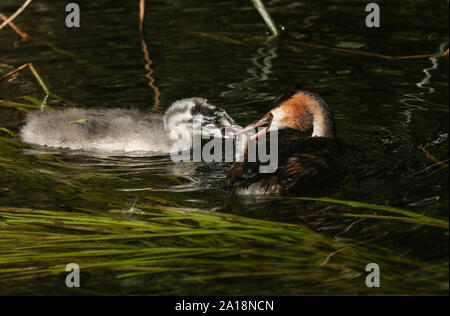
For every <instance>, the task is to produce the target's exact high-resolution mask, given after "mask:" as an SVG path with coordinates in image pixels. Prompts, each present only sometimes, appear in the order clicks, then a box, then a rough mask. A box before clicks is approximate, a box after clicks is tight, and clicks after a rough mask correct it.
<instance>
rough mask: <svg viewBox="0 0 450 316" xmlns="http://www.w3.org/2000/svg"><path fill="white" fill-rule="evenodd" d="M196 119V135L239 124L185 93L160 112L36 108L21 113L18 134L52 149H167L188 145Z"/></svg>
mask: <svg viewBox="0 0 450 316" xmlns="http://www.w3.org/2000/svg"><path fill="white" fill-rule="evenodd" d="M197 120H198V121H200V122H201V134H202V135H206V134H207V135H208V136H211V135H213V136H217V137H222V136H224V134H225V133H231V134H232V133H233V132H234V131H236V130H239V129H241V127H239V126H238V125H236V124H235V123H234V121H233V119H232V118H231V117H230V116H229V115H228V114H227V113H226V112H225V111H224V110H223V109H221V108H218V107H215V106H213V105H211V104H209V103H208V101H207V100H206V99H202V98H190V99H183V100H179V101H177V102H175V103H173V104H172V105H171V106H170V107H169V108H168V110H167V111H166V113H165V114H164V115H161V114H156V113H153V114H145V113H141V112H140V111H138V110H133V109H77V108H69V109H65V110H45V111H36V112H32V113H30V114H29V115H28V116H27V119H26V124H25V126H24V127H23V128H22V130H21V133H20V136H21V138H22V140H23V141H24V142H25V143H28V144H33V145H40V146H47V147H53V148H66V149H72V150H87V151H92V150H93V151H101V152H107V153H120V154H127V153H133V152H158V153H170V152H171V150H172V148H173V147H172V146H173V145H174V144H175V143H176V144H177V149H182V150H189V149H190V148H191V147H192V136H193V135H194V131H195V129H194V122H195V121H197ZM180 142H181V143H180Z"/></svg>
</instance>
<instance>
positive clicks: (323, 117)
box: [311, 106, 336, 139]
mask: <svg viewBox="0 0 450 316" xmlns="http://www.w3.org/2000/svg"><path fill="white" fill-rule="evenodd" d="M312 114H313V133H312V135H311V136H312V137H326V138H331V139H334V138H335V137H336V130H335V127H334V120H333V116H332V114H331V113H330V112H328V111H327V110H326V109H324V108H323V107H321V106H319V107H317V108H316V109H314V112H313V113H312Z"/></svg>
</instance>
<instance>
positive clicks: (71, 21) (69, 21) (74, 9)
mask: <svg viewBox="0 0 450 316" xmlns="http://www.w3.org/2000/svg"><path fill="white" fill-rule="evenodd" d="M66 12H69V14H68V15H67V16H66V26H67V27H68V28H73V27H80V6H79V5H78V4H76V3H69V4H68V5H66Z"/></svg>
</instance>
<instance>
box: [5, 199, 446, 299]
mask: <svg viewBox="0 0 450 316" xmlns="http://www.w3.org/2000/svg"><path fill="white" fill-rule="evenodd" d="M139 208H140V209H147V208H146V206H143V205H139ZM0 241H1V243H0V282H2V284H8V283H11V282H24V281H25V280H33V279H36V278H39V279H40V280H45V279H46V278H52V277H53V276H59V275H60V274H63V273H65V264H67V263H68V262H77V263H78V264H80V267H81V268H82V269H83V271H84V272H85V275H89V274H90V273H94V274H95V273H97V272H99V271H102V273H108V274H109V275H113V276H115V277H114V279H115V280H117V281H109V282H112V283H110V285H114V284H115V282H123V280H126V279H133V282H144V283H145V282H146V281H147V280H149V278H152V277H153V276H154V275H156V274H158V278H162V279H167V280H172V282H169V284H173V286H169V285H164V284H162V283H160V282H159V283H157V284H154V286H152V287H151V288H148V287H145V288H146V289H148V291H149V292H148V293H150V294H162V293H166V294H167V293H170V294H186V291H187V289H189V290H190V291H191V292H190V293H191V294H211V293H222V294H227V293H228V294H232V292H231V291H230V287H229V286H225V285H224V284H223V283H222V282H221V281H220V280H222V279H227V280H230V281H232V280H237V279H249V280H255V278H262V279H264V280H265V281H264V282H266V284H268V287H270V288H271V290H270V291H271V292H272V294H273V293H278V294H299V293H305V294H308V293H318V292H320V291H321V290H320V287H323V289H326V288H330V287H332V288H333V289H335V290H336V293H342V294H345V293H347V294H348V293H354V292H355V291H364V288H360V287H359V285H358V284H363V283H362V282H363V280H360V276H361V274H362V273H363V271H364V267H365V265H366V264H367V262H374V261H375V262H378V261H380V262H383V264H384V270H385V272H384V273H385V274H386V275H385V278H386V280H388V279H390V278H391V279H393V280H396V279H397V278H399V277H401V273H402V272H401V271H402V269H406V270H408V269H409V271H411V270H414V271H418V273H417V275H416V277H415V278H414V280H415V282H418V284H419V282H420V285H421V287H426V286H427V284H430V286H431V284H433V286H435V285H436V284H438V285H439V286H440V287H441V288H444V290H443V291H445V286H444V285H443V283H442V280H443V279H445V277H444V276H445V273H446V272H445V267H442V269H440V268H438V269H437V270H434V271H432V276H430V272H429V271H427V274H422V273H421V272H420V271H422V270H424V268H425V267H427V265H426V264H423V263H420V262H416V261H414V260H410V259H408V258H406V257H402V258H401V259H399V258H398V254H397V253H396V252H393V251H390V250H388V249H384V248H380V247H378V246H376V245H371V244H370V242H369V241H370V240H369V241H366V242H364V241H359V240H358V241H350V240H335V239H333V238H331V237H327V236H325V235H322V234H319V233H317V232H315V231H312V230H310V229H308V228H307V227H304V226H301V225H295V224H284V223H277V222H270V221H265V220H258V219H250V218H245V217H240V216H235V215H228V214H220V213H215V212H214V213H213V212H208V211H203V210H196V209H187V208H171V207H158V208H151V207H150V208H149V212H148V213H144V214H143V215H140V216H137V217H136V216H133V218H129V217H128V216H124V215H123V214H121V213H117V211H111V212H108V213H104V212H96V211H89V210H86V211H84V212H83V213H80V212H68V211H50V210H35V209H23V208H16V207H0ZM344 250H345V251H344ZM330 254H331V255H330ZM325 260H326V261H327V263H326V264H325V265H324V264H323V262H324V261H325ZM427 278H429V279H430V280H429V281H427ZM58 279H59V277H58ZM39 282H41V281H39ZM58 282H59V281H58ZM227 282H228V281H227ZM317 282H319V283H320V286H319V288H317ZM40 284H41V283H40ZM192 284H202V286H201V287H192ZM239 284H240V286H241V287H242V290H245V289H247V290H248V291H247V292H246V293H254V294H264V293H266V292H269V291H268V290H267V291H266V289H260V288H255V287H252V286H251V284H252V283H251V282H250V283H248V282H242V281H240V282H239ZM304 284H306V285H307V284H316V286H304ZM392 284H395V286H394V285H392V287H391V288H390V291H391V292H392V293H402V291H401V289H396V286H399V285H400V284H404V283H403V282H396V283H395V282H394V283H392ZM116 285H117V284H116ZM94 289H95V288H89V286H86V290H94ZM194 289H195V290H194ZM213 289H214V290H213ZM274 289H275V290H274ZM217 291H218V292H217ZM0 292H1V291H0ZM5 293H8V291H6V292H5Z"/></svg>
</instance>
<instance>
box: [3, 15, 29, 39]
mask: <svg viewBox="0 0 450 316" xmlns="http://www.w3.org/2000/svg"><path fill="white" fill-rule="evenodd" d="M0 19H1V20H3V21H7V20H8V17H7V16H6V15H4V14H3V13H0ZM9 26H10V27H11V28H12V29H13V30H14V31H15V32H16V33H17V34H19V36H20V37H21V38H22V40H24V41H28V40H30V39H31V36H30V35H28V33H27V32H25V31H24V30H22V29H21V28H20V27H19V26H17V24H15V23H13V22H9Z"/></svg>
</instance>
